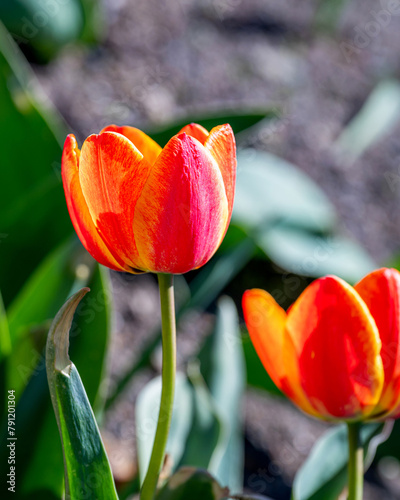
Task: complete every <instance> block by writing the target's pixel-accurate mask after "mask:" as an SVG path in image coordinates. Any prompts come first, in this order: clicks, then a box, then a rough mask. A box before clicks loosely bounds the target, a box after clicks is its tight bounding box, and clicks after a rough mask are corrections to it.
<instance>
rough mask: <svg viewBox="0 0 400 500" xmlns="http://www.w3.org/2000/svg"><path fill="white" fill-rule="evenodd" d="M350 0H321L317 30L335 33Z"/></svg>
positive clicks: (318, 9)
mask: <svg viewBox="0 0 400 500" xmlns="http://www.w3.org/2000/svg"><path fill="white" fill-rule="evenodd" d="M348 1H349V0H319V1H318V8H317V13H316V15H315V25H316V28H317V29H320V30H322V31H325V32H331V33H334V32H335V31H336V30H337V29H338V27H339V26H338V25H339V21H340V18H341V15H342V12H343V10H344V8H345V7H346V5H347V3H348Z"/></svg>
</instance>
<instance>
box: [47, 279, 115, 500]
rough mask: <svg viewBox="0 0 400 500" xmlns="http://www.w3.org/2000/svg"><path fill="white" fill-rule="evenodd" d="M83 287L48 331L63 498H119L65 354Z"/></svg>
mask: <svg viewBox="0 0 400 500" xmlns="http://www.w3.org/2000/svg"><path fill="white" fill-rule="evenodd" d="M87 292H88V289H87V288H83V289H82V290H80V291H79V292H77V293H76V294H75V295H73V296H72V297H71V298H70V299H69V300H68V301H67V302H66V303H65V304H64V306H63V307H62V308H61V309H60V311H59V313H58V314H57V316H56V318H55V319H54V321H53V323H52V326H51V328H50V331H49V336H48V340H47V346H46V371H47V378H48V382H49V388H50V394H51V399H52V403H53V408H54V412H55V415H56V420H57V424H58V428H59V432H60V437H61V442H62V446H63V454H64V467H65V489H66V498H67V499H75V498H82V496H83V495H87V498H107V499H110V500H112V499H118V496H117V493H116V490H115V486H114V481H113V477H112V473H111V468H110V464H109V462H108V458H107V455H106V452H105V450H104V445H103V443H102V440H101V437H100V432H99V429H98V427H97V423H96V420H95V417H94V414H93V411H92V409H91V407H90V403H89V400H88V398H87V395H86V392H85V389H84V387H83V384H82V381H81V378H80V376H79V373H78V371H77V369H76V367H75V365H74V364H73V363H72V362H71V360H70V359H69V355H68V347H69V331H70V328H71V324H72V319H73V316H74V313H75V310H76V308H77V306H78V304H79V302H80V301H81V299H82V298H83V297H84V295H85V294H86V293H87Z"/></svg>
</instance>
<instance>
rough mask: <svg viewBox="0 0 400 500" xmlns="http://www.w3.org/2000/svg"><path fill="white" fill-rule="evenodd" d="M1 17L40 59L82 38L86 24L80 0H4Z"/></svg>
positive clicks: (18, 38) (25, 45) (13, 34)
mask: <svg viewBox="0 0 400 500" xmlns="http://www.w3.org/2000/svg"><path fill="white" fill-rule="evenodd" d="M0 18H1V19H2V21H3V23H4V24H5V26H6V27H7V29H8V31H9V32H10V36H12V37H13V38H14V39H15V40H16V41H17V43H18V44H20V45H21V47H22V48H23V49H25V51H27V52H29V53H30V54H31V55H32V53H33V54H34V55H35V57H36V59H38V60H39V61H40V62H47V61H48V60H49V59H51V58H52V57H54V56H55V54H56V53H57V51H58V50H59V49H60V48H61V47H63V46H64V45H65V44H67V43H68V42H71V41H72V40H75V39H76V38H78V36H79V34H80V33H81V31H82V28H83V12H82V7H81V4H80V2H79V1H78V0H69V1H68V2H51V3H44V2H42V1H41V0H12V1H10V2H0Z"/></svg>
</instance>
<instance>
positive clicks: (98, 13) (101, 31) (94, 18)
mask: <svg viewBox="0 0 400 500" xmlns="http://www.w3.org/2000/svg"><path fill="white" fill-rule="evenodd" d="M80 4H81V7H82V11H83V17H84V23H83V31H82V33H81V35H80V39H81V40H82V41H84V42H88V43H93V42H97V41H99V40H101V39H102V38H104V36H105V34H106V30H107V26H106V23H105V18H104V12H103V5H102V4H101V2H98V1H97V0H80Z"/></svg>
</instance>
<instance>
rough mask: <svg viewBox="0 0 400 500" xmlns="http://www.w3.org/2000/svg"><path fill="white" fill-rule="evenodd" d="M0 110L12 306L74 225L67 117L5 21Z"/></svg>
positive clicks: (4, 254) (0, 39) (0, 189)
mask: <svg viewBox="0 0 400 500" xmlns="http://www.w3.org/2000/svg"><path fill="white" fill-rule="evenodd" d="M3 4H4V5H6V4H7V5H8V3H7V2H6V3H4V2H3ZM0 109H1V117H2V119H1V122H0V134H1V138H2V160H1V161H2V168H1V169H0V221H1V224H0V262H3V263H4V262H7V265H2V266H0V287H1V289H2V293H3V299H4V303H5V306H6V307H8V305H9V304H10V303H11V300H12V299H13V298H14V296H15V295H16V294H17V293H18V291H19V290H20V288H21V287H22V285H23V283H24V281H25V280H26V277H27V276H29V275H30V274H31V273H32V272H33V270H34V269H35V268H36V266H37V265H38V264H39V263H40V262H41V261H42V260H43V258H44V257H45V256H46V255H47V254H48V252H49V251H50V250H52V249H53V248H54V247H55V246H57V245H58V244H60V243H61V242H62V241H63V240H65V238H66V237H67V236H68V234H70V233H72V224H71V222H70V220H69V216H68V211H67V208H66V204H65V198H64V194H63V189H62V185H61V175H60V161H61V151H62V143H63V141H64V138H65V136H66V132H65V129H64V124H63V121H62V119H61V117H60V116H59V115H58V113H57V111H56V110H55V108H54V107H52V106H51V104H50V101H49V100H48V99H46V98H45V97H43V95H42V92H41V89H40V87H39V84H38V82H37V80H36V78H35V76H34V74H33V72H32V70H31V69H30V67H29V66H28V64H27V62H26V61H25V59H24V58H23V56H22V55H21V53H20V51H19V49H18V47H17V46H16V45H15V43H13V41H12V39H11V37H10V35H9V34H8V33H7V31H6V30H5V28H4V26H3V25H2V24H1V23H0ZM22 131H23V132H22ZM22 133H23V147H21V137H22V135H21V134H22ZM27 249H29V251H27ZM22 263H23V265H22Z"/></svg>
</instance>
